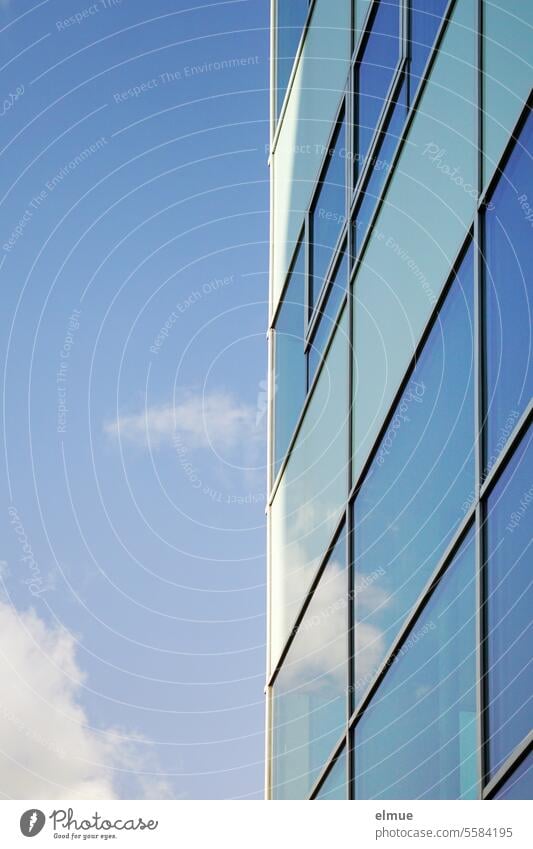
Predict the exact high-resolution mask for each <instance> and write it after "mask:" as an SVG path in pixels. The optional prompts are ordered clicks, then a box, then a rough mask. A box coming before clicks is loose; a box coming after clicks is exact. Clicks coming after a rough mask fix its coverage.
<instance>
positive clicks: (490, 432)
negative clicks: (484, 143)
mask: <svg viewBox="0 0 533 849" xmlns="http://www.w3.org/2000/svg"><path fill="white" fill-rule="evenodd" d="M532 157H533V117H532V116H531V115H530V117H529V118H528V120H527V123H526V125H525V127H524V129H523V131H522V133H521V134H520V137H519V139H518V141H517V143H516V145H515V149H514V151H513V153H512V155H511V158H510V160H509V162H508V163H507V165H506V167H505V169H504V173H503V175H502V176H501V177H500V180H499V182H498V186H497V187H496V190H495V192H494V194H493V196H492V199H491V204H490V206H489V208H488V209H487V211H486V213H485V222H486V223H485V231H486V236H485V245H486V261H487V268H486V286H485V292H486V297H485V301H486V323H487V339H488V340H489V343H490V344H488V345H487V440H486V449H487V457H486V460H485V464H484V465H485V469H486V471H489V470H490V468H491V467H492V465H493V464H494V461H495V460H496V459H497V457H498V455H499V453H500V452H501V449H502V448H503V446H504V445H505V442H506V441H507V438H508V436H509V434H510V433H511V431H512V429H513V426H514V424H516V421H517V420H518V418H519V417H520V415H521V413H522V412H523V411H524V410H525V408H526V407H527V405H528V403H529V401H530V399H531V396H532V394H533V357H532V348H533V339H532V332H531V329H532V321H531V305H532V301H533V283H532V281H533V191H532V188H531V187H532V186H533V160H532Z"/></svg>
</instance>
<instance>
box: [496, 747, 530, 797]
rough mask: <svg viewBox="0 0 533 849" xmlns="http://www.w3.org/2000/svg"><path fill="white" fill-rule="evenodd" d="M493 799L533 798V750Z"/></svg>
mask: <svg viewBox="0 0 533 849" xmlns="http://www.w3.org/2000/svg"><path fill="white" fill-rule="evenodd" d="M493 799H527V800H530V799H533V752H530V753H529V755H528V756H527V757H525V758H524V760H523V761H522V762H521V763H520V764H519V765H518V766H517V768H516V769H515V771H514V772H513V773H512V775H510V776H509V778H508V779H507V781H506V782H505V784H504V785H503V786H502V787H500V789H499V790H498V792H497V793H495V795H494V796H493Z"/></svg>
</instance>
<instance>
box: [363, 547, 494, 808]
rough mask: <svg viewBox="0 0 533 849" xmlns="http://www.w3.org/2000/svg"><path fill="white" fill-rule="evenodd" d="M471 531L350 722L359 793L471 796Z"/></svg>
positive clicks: (474, 743)
mask: <svg viewBox="0 0 533 849" xmlns="http://www.w3.org/2000/svg"><path fill="white" fill-rule="evenodd" d="M475 611H476V580H475V544H474V534H473V532H472V531H471V532H470V534H469V536H468V538H467V539H466V541H465V542H464V543H463V546H462V547H461V549H460V551H459V552H458V554H457V555H456V557H455V558H454V560H453V562H452V563H451V565H450V566H449V568H448V569H447V571H446V572H445V574H444V576H443V577H442V579H441V581H440V582H439V584H438V586H437V587H436V589H435V591H434V593H433V595H432V596H431V598H430V600H429V602H428V604H427V605H426V607H425V608H424V610H423V612H422V614H421V616H420V617H419V619H418V620H417V621H416V622H415V624H414V626H413V629H412V631H411V632H410V634H409V636H408V638H407V640H406V642H405V643H404V644H403V646H402V648H401V649H400V652H399V655H398V656H397V657H396V659H395V660H394V661H393V663H392V664H391V666H390V668H389V670H388V671H387V673H386V675H385V678H384V679H383V682H382V683H381V686H380V687H379V689H378V690H377V692H376V694H375V695H374V697H373V699H372V701H371V702H370V704H369V706H368V707H367V709H366V710H365V712H364V714H363V716H362V717H361V719H360V721H359V723H358V724H357V726H356V728H355V794H356V798H357V799H475V798H476V797H477V792H478V775H477V715H476V613H475Z"/></svg>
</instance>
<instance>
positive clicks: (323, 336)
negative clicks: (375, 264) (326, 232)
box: [308, 252, 348, 386]
mask: <svg viewBox="0 0 533 849" xmlns="http://www.w3.org/2000/svg"><path fill="white" fill-rule="evenodd" d="M347 282H348V259H347V256H346V252H344V253H343V255H342V258H341V260H340V261H339V264H338V265H337V268H336V269H335V273H334V275H333V279H332V281H331V283H330V286H329V291H328V293H327V296H326V298H325V299H324V301H323V303H322V304H321V306H320V316H319V317H318V323H317V326H316V330H315V331H314V334H313V338H312V340H311V347H310V348H309V366H308V372H309V376H308V383H309V386H311V383H312V381H313V378H314V376H315V374H316V371H317V369H318V366H319V365H320V363H321V361H322V357H323V354H324V350H325V348H326V345H327V343H328V339H329V337H330V335H331V331H332V330H333V327H334V323H335V319H336V318H337V315H338V313H339V309H340V305H341V301H342V299H343V297H344V295H345V294H346V286H347Z"/></svg>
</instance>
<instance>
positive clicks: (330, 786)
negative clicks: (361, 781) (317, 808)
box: [316, 749, 348, 800]
mask: <svg viewBox="0 0 533 849" xmlns="http://www.w3.org/2000/svg"><path fill="white" fill-rule="evenodd" d="M346 769H347V766H346V749H343V750H342V752H341V754H340V755H339V757H338V758H337V760H336V761H335V764H334V765H333V768H332V769H331V770H330V771H329V773H328V776H327V778H326V780H325V781H324V784H323V785H322V787H321V788H320V790H319V792H318V793H317V795H316V798H317V799H339V800H343V799H347V797H348V794H347V789H348V788H347V783H346Z"/></svg>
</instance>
